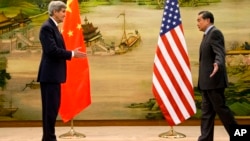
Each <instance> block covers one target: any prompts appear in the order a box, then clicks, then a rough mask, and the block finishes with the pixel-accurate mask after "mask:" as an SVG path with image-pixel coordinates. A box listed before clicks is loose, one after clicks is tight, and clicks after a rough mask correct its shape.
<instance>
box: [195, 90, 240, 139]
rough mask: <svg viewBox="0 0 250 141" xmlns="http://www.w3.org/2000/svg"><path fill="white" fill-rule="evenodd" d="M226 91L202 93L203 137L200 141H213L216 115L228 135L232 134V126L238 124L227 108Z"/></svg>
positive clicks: (205, 91) (204, 91) (206, 91)
mask: <svg viewBox="0 0 250 141" xmlns="http://www.w3.org/2000/svg"><path fill="white" fill-rule="evenodd" d="M224 91H225V88H220V89H211V90H202V91H201V95H202V103H201V110H202V115H201V136H200V137H199V139H198V141H213V138H214V119H215V116H216V114H217V115H218V116H219V118H220V120H221V122H222V124H223V126H224V127H225V129H226V131H227V133H228V134H229V133H230V131H229V127H230V125H236V124H237V123H236V121H235V118H234V116H233V114H232V112H231V110H230V109H229V107H228V106H226V101H225V100H226V99H225V95H224Z"/></svg>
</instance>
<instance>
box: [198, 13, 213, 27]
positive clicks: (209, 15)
mask: <svg viewBox="0 0 250 141" xmlns="http://www.w3.org/2000/svg"><path fill="white" fill-rule="evenodd" d="M198 15H202V18H203V19H210V23H212V24H213V23H214V15H213V14H212V13H211V12H209V11H201V12H199V14H198Z"/></svg>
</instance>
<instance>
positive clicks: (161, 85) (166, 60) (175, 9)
mask: <svg viewBox="0 0 250 141" xmlns="http://www.w3.org/2000/svg"><path fill="white" fill-rule="evenodd" d="M153 93H154V96H155V98H156V100H157V103H158V105H159V107H160V109H161V111H162V113H163V115H164V117H165V119H166V120H167V122H168V124H169V125H170V126H173V125H177V124H179V123H181V122H183V121H184V120H186V119H188V118H190V117H191V116H192V115H194V114H195V113H196V106H195V102H194V91H193V84H192V76H191V70H190V63H189V58H188V54H187V47H186V42H185V39H184V34H183V28H182V22H181V16H180V10H179V5H178V0H166V2H165V7H164V12H163V17H162V24H161V29H160V35H159V38H158V45H157V49H156V54H155V59H154V66H153Z"/></svg>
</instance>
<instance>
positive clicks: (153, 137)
mask: <svg viewBox="0 0 250 141" xmlns="http://www.w3.org/2000/svg"><path fill="white" fill-rule="evenodd" d="M170 129H171V128H170V127H169V126H91V127H82V126H81V127H73V128H71V127H67V126H66V127H65V126H63V127H61V126H60V127H56V134H57V136H58V141H175V140H176V141H197V138H198V136H199V134H200V130H199V126H175V127H174V128H173V131H174V132H168V131H171V130H170ZM41 131H42V128H41V127H15V128H14V127H13V128H0V141H40V138H41V135H42V132H41ZM176 132H177V133H178V134H175V133H176ZM162 133H163V135H162ZM168 133H170V134H168ZM173 133H174V134H173ZM59 136H60V137H59ZM84 136H85V137H84ZM160 136H161V137H160ZM183 136H184V137H183ZM185 136H186V137H185ZM214 136H215V137H214V140H215V141H229V136H228V135H227V133H226V131H225V130H224V127H223V126H215V135H214ZM176 137H183V138H176Z"/></svg>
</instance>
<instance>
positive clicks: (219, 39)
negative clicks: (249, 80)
mask: <svg viewBox="0 0 250 141" xmlns="http://www.w3.org/2000/svg"><path fill="white" fill-rule="evenodd" d="M197 26H198V28H199V30H200V31H202V32H204V36H203V40H202V42H201V45H200V57H199V77H198V88H199V90H200V91H201V95H202V105H201V110H202V115H201V136H200V137H199V139H198V140H199V141H213V137H214V119H215V116H216V114H217V115H218V116H219V118H220V120H221V121H222V123H223V125H224V127H225V129H226V131H227V132H228V134H229V133H230V132H229V126H230V125H236V121H235V119H234V116H233V114H232V112H231V110H230V109H229V107H228V106H226V102H225V101H226V99H225V95H224V90H225V88H226V87H227V86H228V78H227V72H226V66H225V45H224V37H223V34H222V32H221V31H220V30H218V29H217V28H216V27H215V26H214V16H213V14H212V13H211V12H209V11H201V12H199V14H198V18H197Z"/></svg>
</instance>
